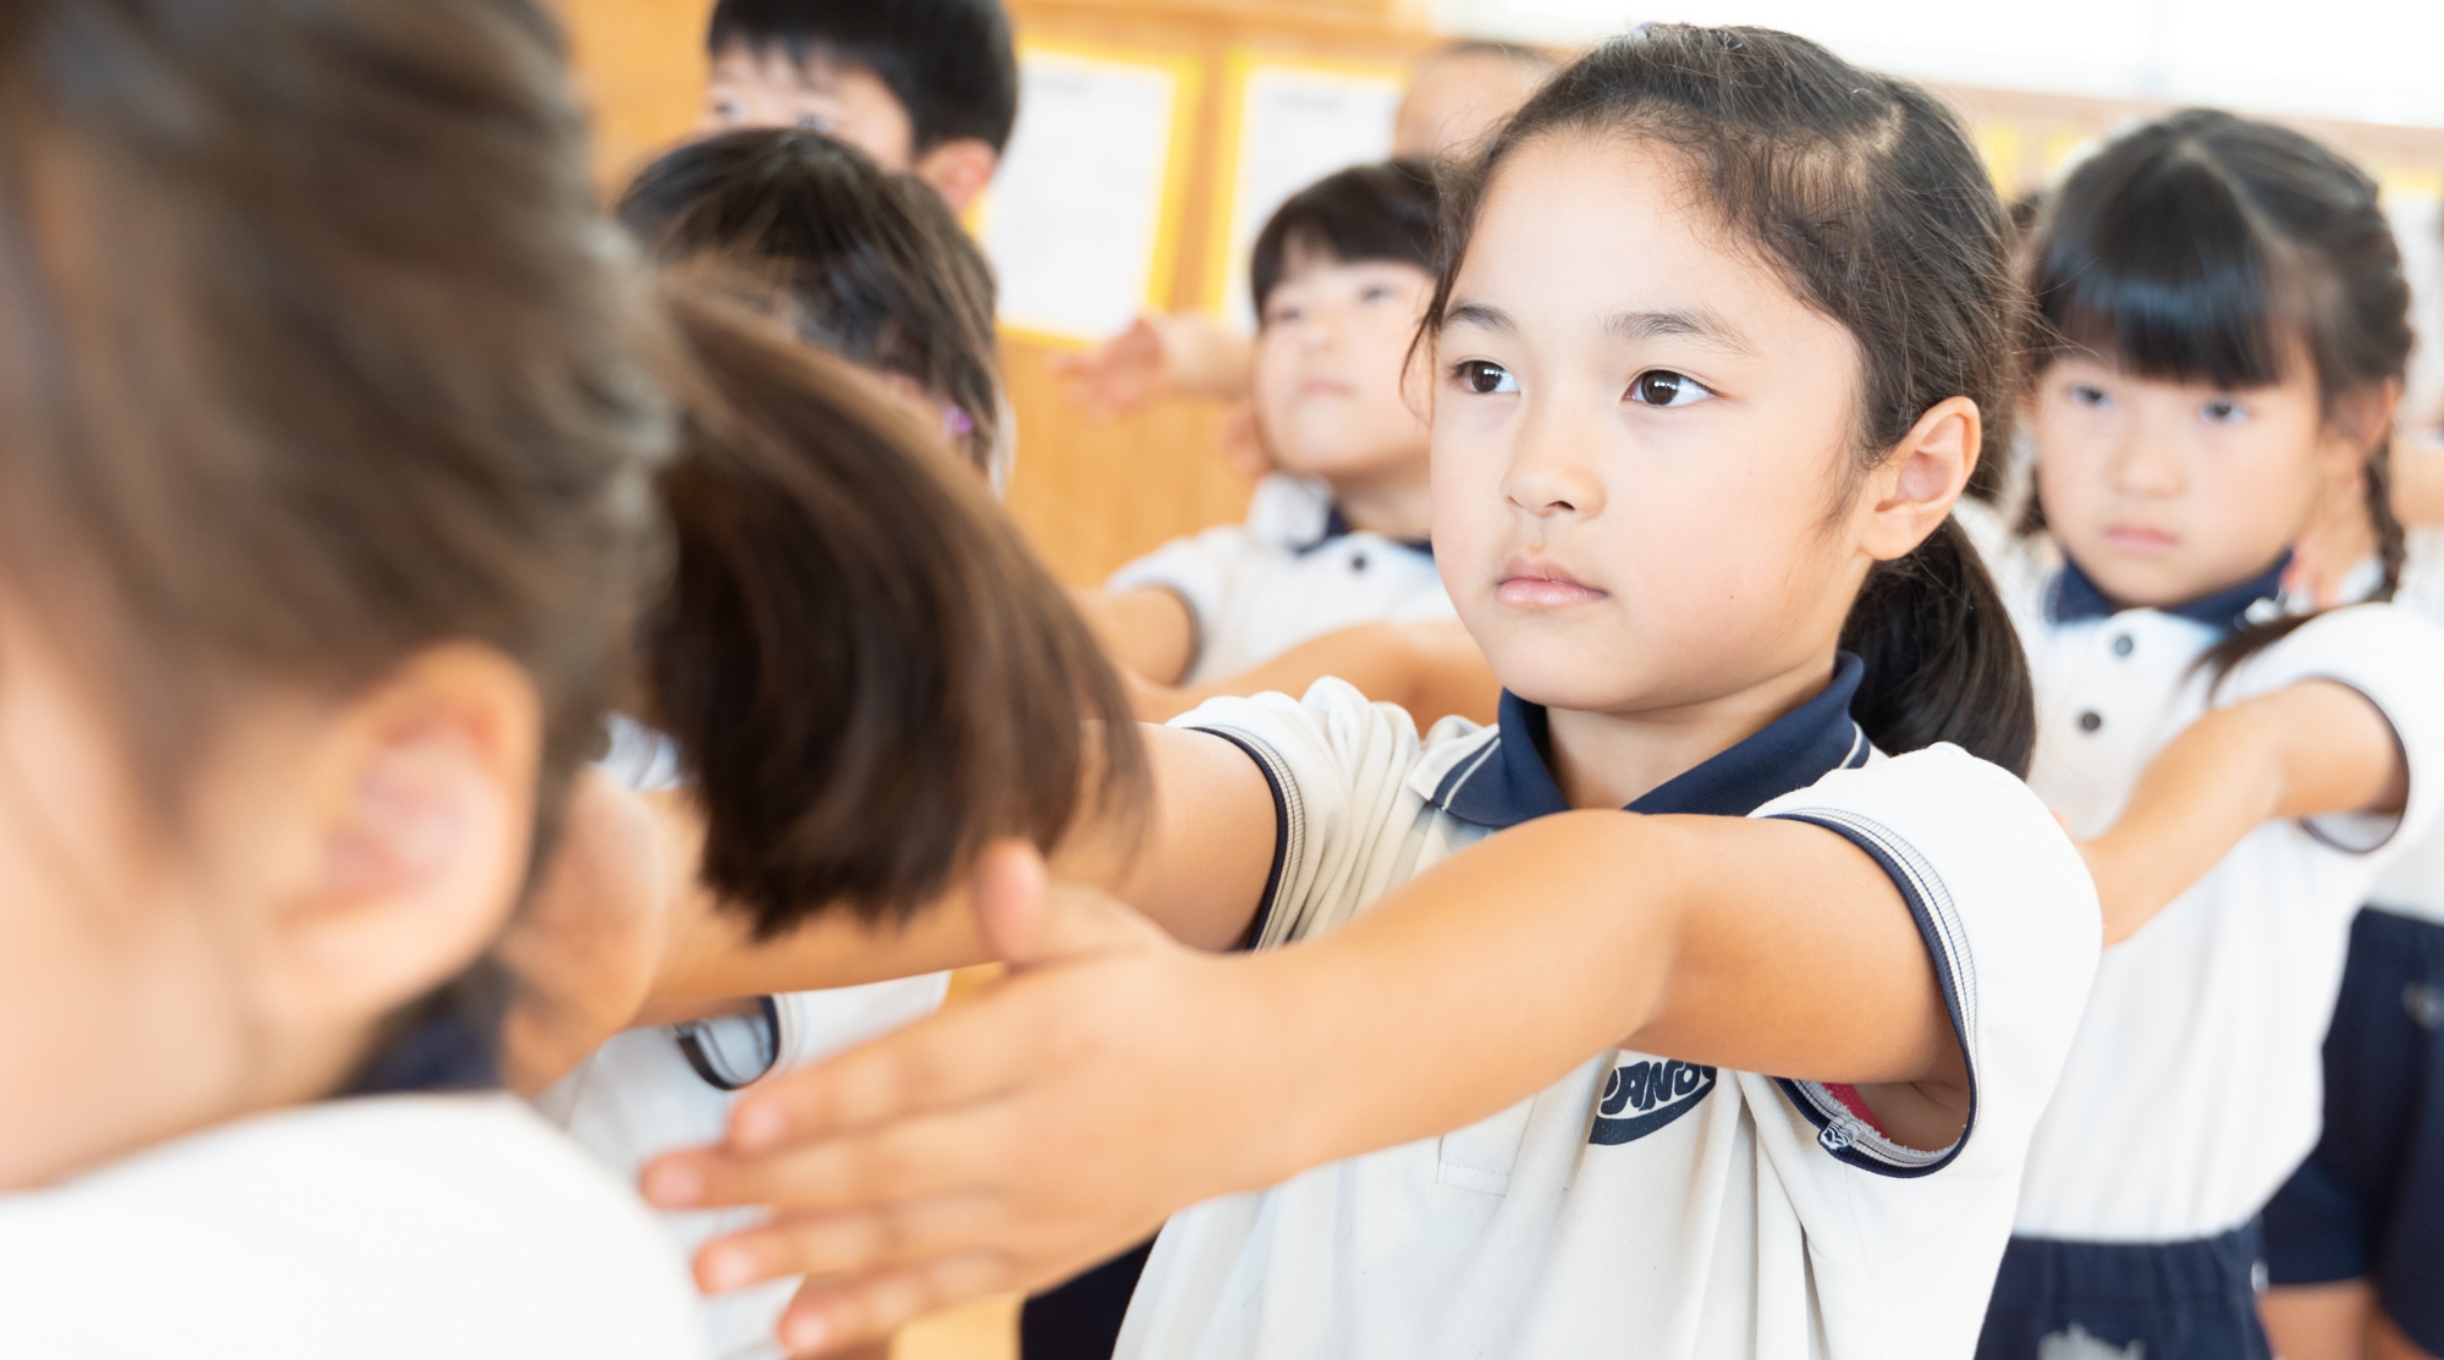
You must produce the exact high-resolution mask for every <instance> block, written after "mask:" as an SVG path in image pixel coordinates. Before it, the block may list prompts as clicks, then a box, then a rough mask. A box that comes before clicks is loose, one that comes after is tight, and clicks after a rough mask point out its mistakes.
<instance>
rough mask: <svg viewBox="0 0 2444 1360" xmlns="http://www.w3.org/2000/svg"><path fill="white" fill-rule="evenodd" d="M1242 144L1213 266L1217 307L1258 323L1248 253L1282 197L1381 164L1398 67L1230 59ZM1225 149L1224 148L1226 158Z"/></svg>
mask: <svg viewBox="0 0 2444 1360" xmlns="http://www.w3.org/2000/svg"><path fill="white" fill-rule="evenodd" d="M1231 77H1232V78H1233V79H1235V81H1236V82H1237V83H1236V86H1235V89H1236V92H1237V93H1236V100H1237V104H1236V107H1237V110H1238V119H1237V122H1238V145H1237V147H1236V148H1235V150H1236V155H1235V157H1233V161H1234V162H1235V164H1234V168H1233V170H1232V177H1231V185H1230V192H1229V193H1228V194H1226V195H1224V196H1223V201H1222V207H1223V212H1224V213H1225V217H1224V219H1223V222H1222V224H1221V225H1222V226H1223V232H1222V234H1221V239H1222V240H1224V241H1226V242H1228V245H1227V247H1226V249H1225V251H1224V253H1223V257H1222V259H1221V260H1220V261H1218V262H1217V265H1218V267H1217V268H1216V269H1215V271H1214V273H1215V288H1216V292H1217V295H1218V297H1217V300H1218V301H1219V302H1220V304H1221V306H1222V309H1223V311H1222V314H1223V315H1224V316H1226V317H1229V318H1232V319H1233V320H1234V321H1236V322H1237V324H1238V325H1239V326H1240V327H1241V328H1242V329H1250V330H1252V329H1254V327H1255V324H1256V309H1255V304H1254V303H1253V302H1251V301H1250V300H1249V298H1248V295H1247V289H1248V273H1247V266H1248V251H1249V249H1250V248H1251V247H1253V246H1254V245H1255V244H1256V236H1257V233H1259V232H1261V231H1263V230H1264V224H1265V219H1267V218H1269V217H1271V216H1272V215H1273V210H1274V209H1276V208H1278V207H1280V206H1281V204H1282V200H1283V199H1286V198H1288V197H1289V196H1290V195H1292V194H1294V193H1296V192H1298V191H1299V190H1301V189H1304V188H1306V187H1307V186H1308V185H1309V184H1312V183H1314V182H1315V181H1316V180H1319V179H1321V178H1323V177H1324V176H1326V175H1329V174H1331V173H1332V172H1333V171H1335V170H1341V169H1346V168H1347V167H1349V166H1352V165H1358V164H1361V163H1363V162H1366V161H1379V160H1382V159H1383V158H1384V157H1386V156H1388V155H1390V154H1391V151H1392V117H1393V115H1394V113H1396V112H1397V111H1398V109H1399V107H1400V95H1401V86H1402V77H1401V73H1400V72H1399V71H1398V70H1396V69H1393V68H1389V67H1383V68H1373V67H1356V66H1352V67H1327V66H1314V65H1297V64H1291V63H1287V62H1281V63H1276V62H1268V61H1264V60H1262V59H1258V58H1253V57H1249V56H1247V55H1244V54H1240V55H1235V56H1234V57H1233V59H1232V63H1231ZM1230 151H1231V148H1229V147H1227V145H1226V148H1225V154H1226V155H1229V154H1230Z"/></svg>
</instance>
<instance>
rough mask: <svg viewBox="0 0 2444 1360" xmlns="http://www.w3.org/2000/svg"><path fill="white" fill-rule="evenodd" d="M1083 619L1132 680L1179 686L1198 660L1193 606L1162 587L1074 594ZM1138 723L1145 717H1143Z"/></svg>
mask: <svg viewBox="0 0 2444 1360" xmlns="http://www.w3.org/2000/svg"><path fill="white" fill-rule="evenodd" d="M1070 597H1071V598H1072V599H1073V600H1075V601H1076V602H1077V606H1078V613H1079V614H1081V615H1083V616H1084V617H1085V619H1086V626H1087V627H1089V628H1091V629H1093V630H1094V632H1095V640H1096V641H1098V642H1100V643H1102V644H1103V651H1104V655H1106V656H1109V657H1110V658H1111V659H1112V660H1113V661H1115V662H1117V663H1119V665H1120V667H1121V669H1122V670H1123V671H1124V672H1125V673H1127V674H1128V675H1130V676H1133V677H1141V678H1143V679H1144V680H1146V681H1149V682H1151V683H1153V684H1156V685H1176V684H1178V683H1179V682H1180V681H1181V680H1182V679H1184V678H1185V677H1186V676H1187V674H1188V668H1189V667H1190V666H1192V665H1195V664H1196V659H1197V619H1196V614H1195V612H1194V611H1192V610H1190V609H1189V607H1188V601H1186V600H1184V599H1182V598H1180V596H1179V595H1178V594H1176V593H1175V592H1172V591H1169V590H1165V589H1163V588H1162V587H1160V586H1140V587H1138V588H1137V589H1135V590H1119V591H1113V590H1103V589H1100V588H1088V589H1080V590H1073V591H1071V592H1070ZM1138 716H1139V717H1144V716H1145V714H1144V713H1143V712H1140V713H1139V714H1138Z"/></svg>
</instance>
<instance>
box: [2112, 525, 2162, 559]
mask: <svg viewBox="0 0 2444 1360" xmlns="http://www.w3.org/2000/svg"><path fill="white" fill-rule="evenodd" d="M2105 541H2106V542H2107V543H2110V544H2112V545H2113V546H2114V547H2116V548H2119V549H2121V550H2122V551H2123V552H2126V553H2135V554H2137V555H2139V556H2141V557H2154V556H2158V555H2160V554H2163V553H2168V552H2171V551H2172V550H2173V549H2174V548H2176V547H2179V546H2180V544H2181V540H2180V538H2179V537H2178V536H2176V535H2175V534H2173V533H2172V532H2171V531H2170V530H2168V529H2158V528H2155V527H2153V526H2151V525H2145V524H2115V525H2111V526H2108V527H2107V528H2106V529H2105Z"/></svg>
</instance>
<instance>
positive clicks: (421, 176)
mask: <svg viewBox="0 0 2444 1360" xmlns="http://www.w3.org/2000/svg"><path fill="white" fill-rule="evenodd" d="M560 61H561V54H560V50H559V47H558V43H557V39H556V36H555V33H554V30H553V28H552V26H551V25H550V23H549V21H548V20H547V19H545V18H544V17H543V15H542V14H541V13H540V12H539V11H537V10H536V9H535V8H534V7H533V6H531V5H529V4H526V3H520V2H519V0H420V3H418V4H415V5H412V6H401V5H395V4H387V3H382V2H381V0H323V2H322V3H317V4H312V5H297V4H289V3H274V2H273V0H225V2H224V3H215V4H211V5H203V6H196V5H174V4H163V3H146V0H76V2H75V3H67V2H66V0H28V2H27V3H20V4H13V5H10V6H8V7H7V14H6V18H5V19H0V422H5V425H4V427H0V571H4V572H5V575H6V580H7V589H8V591H9V593H10V594H11V595H12V596H13V597H15V598H17V599H19V600H20V601H22V602H24V603H26V604H28V605H29V606H31V607H33V608H35V609H36V610H37V611H38V613H39V614H41V615H43V616H47V619H48V621H50V622H52V623H54V624H56V625H57V628H56V631H58V632H59V633H60V634H62V636H63V639H64V640H66V641H67V642H69V643H70V645H72V646H80V647H81V648H83V649H85V650H86V651H87V652H88V656H87V660H88V662H89V663H90V664H92V666H93V668H94V670H95V675H96V678H97V679H98V680H100V681H101V682H102V683H104V684H105V685H107V686H111V687H114V688H115V689H116V690H117V691H118V693H117V695H116V697H117V698H119V699H120V700H122V701H123V702H124V704H125V706H126V709H127V713H128V717H129V718H130V720H131V721H130V725H131V727H132V729H133V731H134V734H135V736H136V745H137V754H138V755H139V756H140V757H141V758H143V759H144V760H146V761H147V763H148V767H149V769H150V770H151V771H152V772H154V773H156V774H159V775H162V776H170V777H171V778H161V779H154V780H151V781H150V782H152V783H153V784H155V785H156V786H159V787H167V786H168V785H169V784H172V783H174V782H175V779H174V776H175V774H176V773H177V771H178V770H179V768H180V763H181V762H182V761H183V760H184V759H185V758H186V757H187V756H188V755H189V754H190V753H191V751H192V748H193V744H194V742H195V740H196V738H197V735H198V734H199V733H200V732H201V731H202V730H203V729H204V726H205V724H206V722H207V720H208V718H209V710H210V707H211V704H212V702H213V700H214V698H215V696H217V695H221V694H224V693H226V692H227V690H228V687H229V686H230V685H231V684H241V685H242V684H245V683H249V682H251V681H254V680H256V679H259V678H264V677H273V678H278V679H281V680H285V681H291V682H304V683H308V684H313V685H317V686H321V687H324V688H326V689H330V690H344V689H346V688H348V687H351V686H354V685H358V684H361V683H363V682H365V681H367V680H370V679H372V678H374V677H376V676H378V675H380V674H381V673H382V672H383V671H385V670H386V669H388V668H389V667H391V666H393V665H395V664H397V663H398V662H400V661H401V660H403V659H404V658H406V657H407V656H408V655H409V654H411V653H413V652H414V651H416V650H418V649H420V648H422V647H425V646H427V645H430V644H433V643H436V642H440V641H444V640H448V639H454V638H468V639H475V640H480V641H483V642H486V643H489V644H491V645H493V646H496V647H498V648H499V649H500V650H502V651H503V652H504V653H506V654H508V655H509V656H510V657H512V658H514V659H515V660H517V661H518V662H519V663H520V664H521V665H522V666H524V667H525V669H526V670H527V671H528V672H529V673H530V674H531V675H532V676H533V677H534V680H535V683H536V685H537V687H538V689H539V690H540V692H541V697H542V701H543V706H544V713H545V716H546V720H547V735H546V742H545V759H544V767H543V768H544V777H543V791H544V799H545V803H546V805H547V808H548V806H549V804H550V803H551V801H552V798H553V795H555V794H556V793H557V791H558V790H559V789H560V786H561V785H562V784H563V783H564V782H565V777H566V776H567V775H568V773H569V772H570V770H571V769H572V768H573V767H574V766H575V764H576V762H577V761H578V760H579V758H580V757H581V755H582V754H583V752H584V751H585V750H586V749H587V748H588V746H589V745H590V744H591V743H592V742H593V740H594V739H595V732H596V730H597V726H598V720H599V712H600V708H601V705H602V701H603V698H604V681H605V676H606V675H607V674H608V673H609V670H610V667H609V666H608V665H607V661H608V659H609V658H610V657H612V656H613V655H614V654H615V650H616V648H617V646H618V643H619V638H620V636H621V632H622V629H623V627H624V622H625V619H626V617H627V614H628V609H629V606H630V603H631V601H632V600H633V597H634V596H635V594H636V591H637V577H636V564H637V562H638V560H639V552H638V545H639V542H640V538H641V536H642V535H643V534H644V533H646V532H647V530H648V528H649V525H650V518H651V517H650V504H649V498H648V487H647V483H646V477H647V475H648V474H649V472H650V464H651V463H652V461H653V460H654V459H655V458H657V457H658V456H659V455H660V453H661V452H662V450H663V449H664V447H665V445H666V443H667V441H668V436H669V429H668V425H669V422H668V420H667V419H666V417H665V415H664V413H663V408H662V403H661V399H660V397H659V395H658V394H657V391H656V388H655V385H654V384H653V382H652V381H651V379H650V375H649V373H648V371H647V369H646V366H645V365H644V364H643V363H642V362H640V356H641V354H642V353H643V350H642V346H641V337H643V336H645V335H647V334H649V333H650V323H649V322H648V321H647V320H646V318H647V317H649V316H650V311H649V309H648V308H647V306H646V299H645V297H644V295H643V293H642V291H641V290H640V288H639V287H638V286H637V285H636V284H635V283H634V281H633V280H631V278H630V277H629V273H630V271H629V270H628V269H627V268H626V265H627V256H626V254H625V253H624V252H623V251H622V250H621V249H620V248H619V245H618V243H617V240H616V237H615V234H614V233H613V232H612V230H611V229H610V227H609V226H608V224H607V223H605V222H604V221H603V220H602V218H601V217H600V215H599V214H598V213H597V212H595V211H594V210H593V208H592V207H591V199H592V194H591V189H590V186H589V185H588V183H587V179H586V173H585V161H584V156H583V146H584V143H583V129H582V125H581V122H580V118H579V115H578V112H577V109H576V107H575V105H574V103H573V102H572V101H571V100H570V98H569V96H568V92H567V90H566V88H565V86H564V84H563V81H562V75H561V69H560ZM97 601H98V602H99V603H101V604H102V605H103V606H104V608H102V609H100V610H95V609H93V608H91V607H90V606H92V605H93V604H95V603H96V602H97Z"/></svg>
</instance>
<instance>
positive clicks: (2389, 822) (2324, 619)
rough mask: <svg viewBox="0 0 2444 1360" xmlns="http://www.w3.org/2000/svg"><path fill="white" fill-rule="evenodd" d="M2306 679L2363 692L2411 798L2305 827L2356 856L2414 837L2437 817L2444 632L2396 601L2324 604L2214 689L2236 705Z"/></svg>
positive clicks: (2443, 773)
mask: <svg viewBox="0 0 2444 1360" xmlns="http://www.w3.org/2000/svg"><path fill="white" fill-rule="evenodd" d="M2305 680H2331V681H2333V682H2335V683H2337V684H2341V685H2347V686H2349V687H2350V688H2352V689H2355V690H2357V691H2359V693H2361V694H2363V695H2365V696H2367V700H2368V702H2369V703H2372V704H2374V705H2375V706H2376V710H2377V712H2379V713H2381V714H2383V715H2384V718H2385V721H2386V722H2388V723H2390V724H2392V727H2393V736H2394V739H2395V740H2396V741H2398V742H2400V743H2401V749H2402V761H2403V764H2404V765H2405V766H2406V767H2407V768H2408V770H2409V775H2410V801H2409V805H2408V806H2407V807H2405V808H2404V809H2403V810H2402V811H2401V812H2400V813H2399V814H2389V813H2388V814H2366V813H2360V814H2344V815H2338V816H2330V817H2313V818H2310V819H2308V821H2307V822H2306V823H2304V825H2305V826H2306V828H2307V830H2308V833H2309V834H2310V835H2312V836H2314V837H2316V838H2317V839H2318V840H2320V841H2323V842H2324V843H2325V844H2327V845H2330V846H2332V847H2334V848H2335V849H2337V850H2342V851H2346V852H2349V853H2353V854H2368V853H2374V852H2376V851H2379V850H2385V851H2391V850H2395V849H2398V848H2400V847H2403V846H2407V845H2409V844H2410V843H2412V842H2415V841H2417V840H2418V839H2420V837H2421V836H2423V835H2424V834H2425V833H2426V832H2427V831H2428V830H2429V829H2430V828H2432V827H2433V826H2435V825H2436V819H2437V817H2438V816H2439V814H2444V632H2440V631H2438V629H2437V627H2436V625H2435V624H2433V623H2431V622H2429V621H2428V620H2427V619H2425V618H2422V617H2420V616H2419V614H2418V612H2417V611H2415V610H2413V609H2410V608H2406V607H2402V606H2396V605H2387V604H2362V605H2353V606H2351V607H2350V608H2347V609H2335V610H2329V611H2327V612H2326V613H2323V614H2320V615H2318V616H2317V617H2315V618H2313V619H2310V620H2309V621H2308V622H2307V623H2304V624H2302V625H2300V626H2299V627H2298V628H2297V629H2294V630H2293V631H2292V633H2291V634H2290V635H2289V636H2287V637H2285V638H2283V639H2282V640H2281V641H2279V642H2276V643H2275V644H2274V645H2273V646H2270V647H2268V648H2267V649H2266V650H2264V651H2263V652H2260V653H2258V654H2257V655H2255V656H2252V657H2250V658H2249V659H2248V660H2246V661H2243V662H2242V663H2241V664H2240V665H2239V666H2238V667H2235V668H2234V670H2233V672H2232V675H2231V677H2230V678H2229V679H2228V680H2226V681H2225V682H2224V684H2223V685H2222V687H2221V689H2220V691H2219V692H2218V693H2217V694H2216V696H2215V701H2216V703H2217V704H2218V705H2219V706H2220V705H2223V704H2231V703H2237V702H2239V701H2240V700H2242V699H2248V698H2253V697H2256V696H2258V695H2262V694H2269V693H2272V692H2273V691H2275V690H2278V689H2283V688H2285V687H2287V686H2290V685H2296V684H2299V683H2300V682H2302V681H2305Z"/></svg>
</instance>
